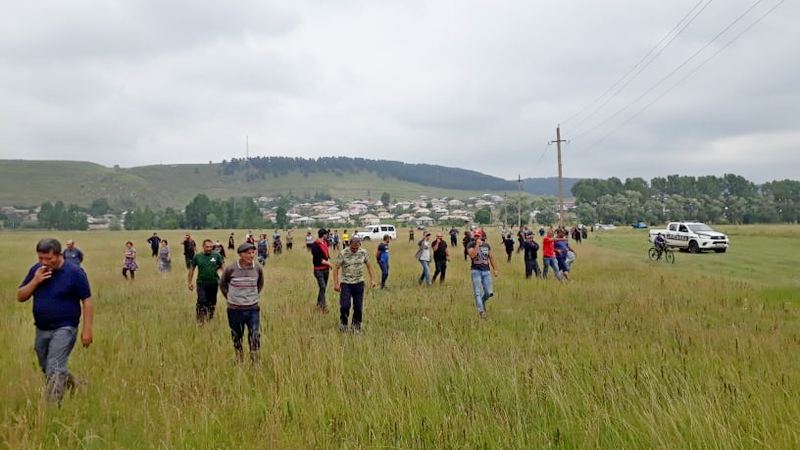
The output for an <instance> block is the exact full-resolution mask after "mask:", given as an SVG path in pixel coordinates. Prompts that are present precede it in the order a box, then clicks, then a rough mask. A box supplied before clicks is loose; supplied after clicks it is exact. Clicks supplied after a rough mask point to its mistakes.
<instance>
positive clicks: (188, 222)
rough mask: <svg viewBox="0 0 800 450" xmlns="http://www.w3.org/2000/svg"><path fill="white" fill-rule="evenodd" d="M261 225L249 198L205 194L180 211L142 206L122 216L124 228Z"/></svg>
mask: <svg viewBox="0 0 800 450" xmlns="http://www.w3.org/2000/svg"><path fill="white" fill-rule="evenodd" d="M284 217H285V212H284ZM265 225H267V224H266V223H265V221H264V219H263V218H262V217H261V211H259V208H258V206H257V205H256V204H255V203H254V202H253V199H251V198H247V197H240V198H234V197H231V198H229V199H227V200H211V199H209V198H208V196H206V195H205V194H198V195H197V196H195V198H194V199H192V201H191V202H189V204H188V205H186V208H185V209H184V212H183V213H181V212H180V211H177V210H175V209H172V208H167V209H165V210H163V211H153V210H151V209H150V208H149V207H145V208H144V209H141V208H137V209H135V210H133V211H130V212H128V214H127V215H126V216H125V228H126V229H128V230H142V229H177V228H188V229H194V230H199V229H204V228H214V229H219V228H260V227H263V226H265Z"/></svg>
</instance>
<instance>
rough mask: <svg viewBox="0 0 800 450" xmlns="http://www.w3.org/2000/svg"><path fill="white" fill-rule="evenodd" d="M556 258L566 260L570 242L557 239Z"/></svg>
mask: <svg viewBox="0 0 800 450" xmlns="http://www.w3.org/2000/svg"><path fill="white" fill-rule="evenodd" d="M555 248H556V258H566V257H567V252H568V251H569V242H567V240H566V239H563V240H562V239H556V242H555Z"/></svg>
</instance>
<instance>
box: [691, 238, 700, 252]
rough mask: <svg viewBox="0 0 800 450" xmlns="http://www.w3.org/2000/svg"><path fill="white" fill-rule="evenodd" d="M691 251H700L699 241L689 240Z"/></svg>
mask: <svg viewBox="0 0 800 450" xmlns="http://www.w3.org/2000/svg"><path fill="white" fill-rule="evenodd" d="M689 253H700V246H699V245H697V241H689Z"/></svg>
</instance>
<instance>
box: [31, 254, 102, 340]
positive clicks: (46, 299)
mask: <svg viewBox="0 0 800 450" xmlns="http://www.w3.org/2000/svg"><path fill="white" fill-rule="evenodd" d="M41 266H42V264H41V263H36V264H34V265H33V267H31V269H30V270H29V271H28V275H27V276H26V277H25V280H24V281H23V282H22V284H20V287H22V286H25V285H26V284H28V283H30V282H31V280H32V279H33V274H34V273H36V270H37V269H39V267H41ZM91 296H92V292H91V289H90V288H89V279H88V278H86V273H85V272H84V271H83V270H82V269H81V268H80V267H78V266H76V265H75V264H73V263H71V262H69V261H64V265H63V266H61V268H60V269H58V270H54V271H53V274H52V276H51V277H50V278H49V279H47V280H45V281H43V282H42V283H41V284H39V286H37V287H36V290H34V291H33V321H34V323H35V324H36V327H37V328H39V329H41V330H55V329H57V328H61V327H77V326H78V324H79V323H80V320H81V301H82V300H84V299H87V298H89V297H91Z"/></svg>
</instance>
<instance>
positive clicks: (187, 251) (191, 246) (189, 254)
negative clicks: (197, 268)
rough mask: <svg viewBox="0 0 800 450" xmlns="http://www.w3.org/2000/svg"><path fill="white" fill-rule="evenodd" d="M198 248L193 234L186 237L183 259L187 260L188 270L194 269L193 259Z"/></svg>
mask: <svg viewBox="0 0 800 450" xmlns="http://www.w3.org/2000/svg"><path fill="white" fill-rule="evenodd" d="M196 248H197V244H196V243H195V242H194V240H193V239H192V235H191V234H187V235H186V237H184V238H183V257H184V259H186V268H187V269H191V268H192V259H193V258H194V254H195V251H196Z"/></svg>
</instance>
